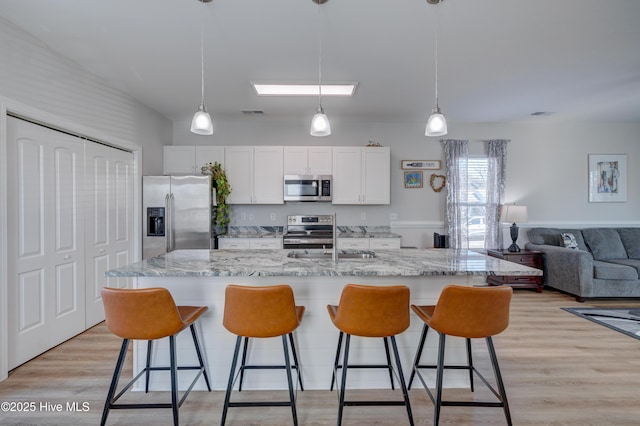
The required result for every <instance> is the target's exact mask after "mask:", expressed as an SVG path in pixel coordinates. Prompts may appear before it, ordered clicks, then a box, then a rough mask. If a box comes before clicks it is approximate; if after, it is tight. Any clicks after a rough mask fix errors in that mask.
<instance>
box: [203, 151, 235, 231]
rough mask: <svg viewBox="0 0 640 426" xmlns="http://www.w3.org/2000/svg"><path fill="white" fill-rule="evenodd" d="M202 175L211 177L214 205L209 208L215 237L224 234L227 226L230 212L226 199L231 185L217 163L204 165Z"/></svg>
mask: <svg viewBox="0 0 640 426" xmlns="http://www.w3.org/2000/svg"><path fill="white" fill-rule="evenodd" d="M201 170H202V174H204V175H211V188H212V190H213V191H212V192H213V197H215V205H214V206H212V207H211V224H212V225H213V227H214V233H215V234H216V235H220V234H225V233H226V231H227V226H228V225H229V221H230V220H231V217H230V213H231V212H230V210H229V205H228V204H227V197H228V196H229V194H231V185H230V184H229V180H228V179H227V174H226V172H225V171H224V169H223V168H222V165H221V164H220V163H218V162H217V161H216V162H214V163H206V164H205V165H204V166H203V167H202V169H201Z"/></svg>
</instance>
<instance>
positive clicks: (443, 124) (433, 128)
mask: <svg viewBox="0 0 640 426" xmlns="http://www.w3.org/2000/svg"><path fill="white" fill-rule="evenodd" d="M424 134H425V136H444V135H446V134H447V120H446V119H445V118H444V115H443V114H442V112H441V111H440V108H439V107H437V106H436V107H435V108H434V109H433V111H432V112H431V115H430V116H429V119H428V120H427V128H426V129H425V132H424Z"/></svg>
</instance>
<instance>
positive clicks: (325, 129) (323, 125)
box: [311, 106, 331, 136]
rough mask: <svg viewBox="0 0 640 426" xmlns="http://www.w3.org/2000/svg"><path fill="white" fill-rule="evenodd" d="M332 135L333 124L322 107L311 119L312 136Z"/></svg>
mask: <svg viewBox="0 0 640 426" xmlns="http://www.w3.org/2000/svg"><path fill="white" fill-rule="evenodd" d="M330 134H331V123H329V119H328V118H327V115H326V114H325V113H324V110H323V109H322V106H319V107H318V111H317V112H316V115H314V116H313V118H312V119H311V136H329V135H330Z"/></svg>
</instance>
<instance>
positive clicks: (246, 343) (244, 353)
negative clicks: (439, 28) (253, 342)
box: [238, 337, 249, 392]
mask: <svg viewBox="0 0 640 426" xmlns="http://www.w3.org/2000/svg"><path fill="white" fill-rule="evenodd" d="M248 347H249V338H248V337H245V338H244V345H243V347H242V361H241V362H240V383H238V392H242V382H243V381H244V366H245V364H246V363H247V348H248Z"/></svg>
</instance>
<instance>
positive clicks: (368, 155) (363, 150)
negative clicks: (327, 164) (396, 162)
mask: <svg viewBox="0 0 640 426" xmlns="http://www.w3.org/2000/svg"><path fill="white" fill-rule="evenodd" d="M332 174H333V197H332V203H333V204H390V203H391V184H390V179H391V150H390V149H389V147H352V146H345V147H338V146H334V147H333V173H332Z"/></svg>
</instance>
